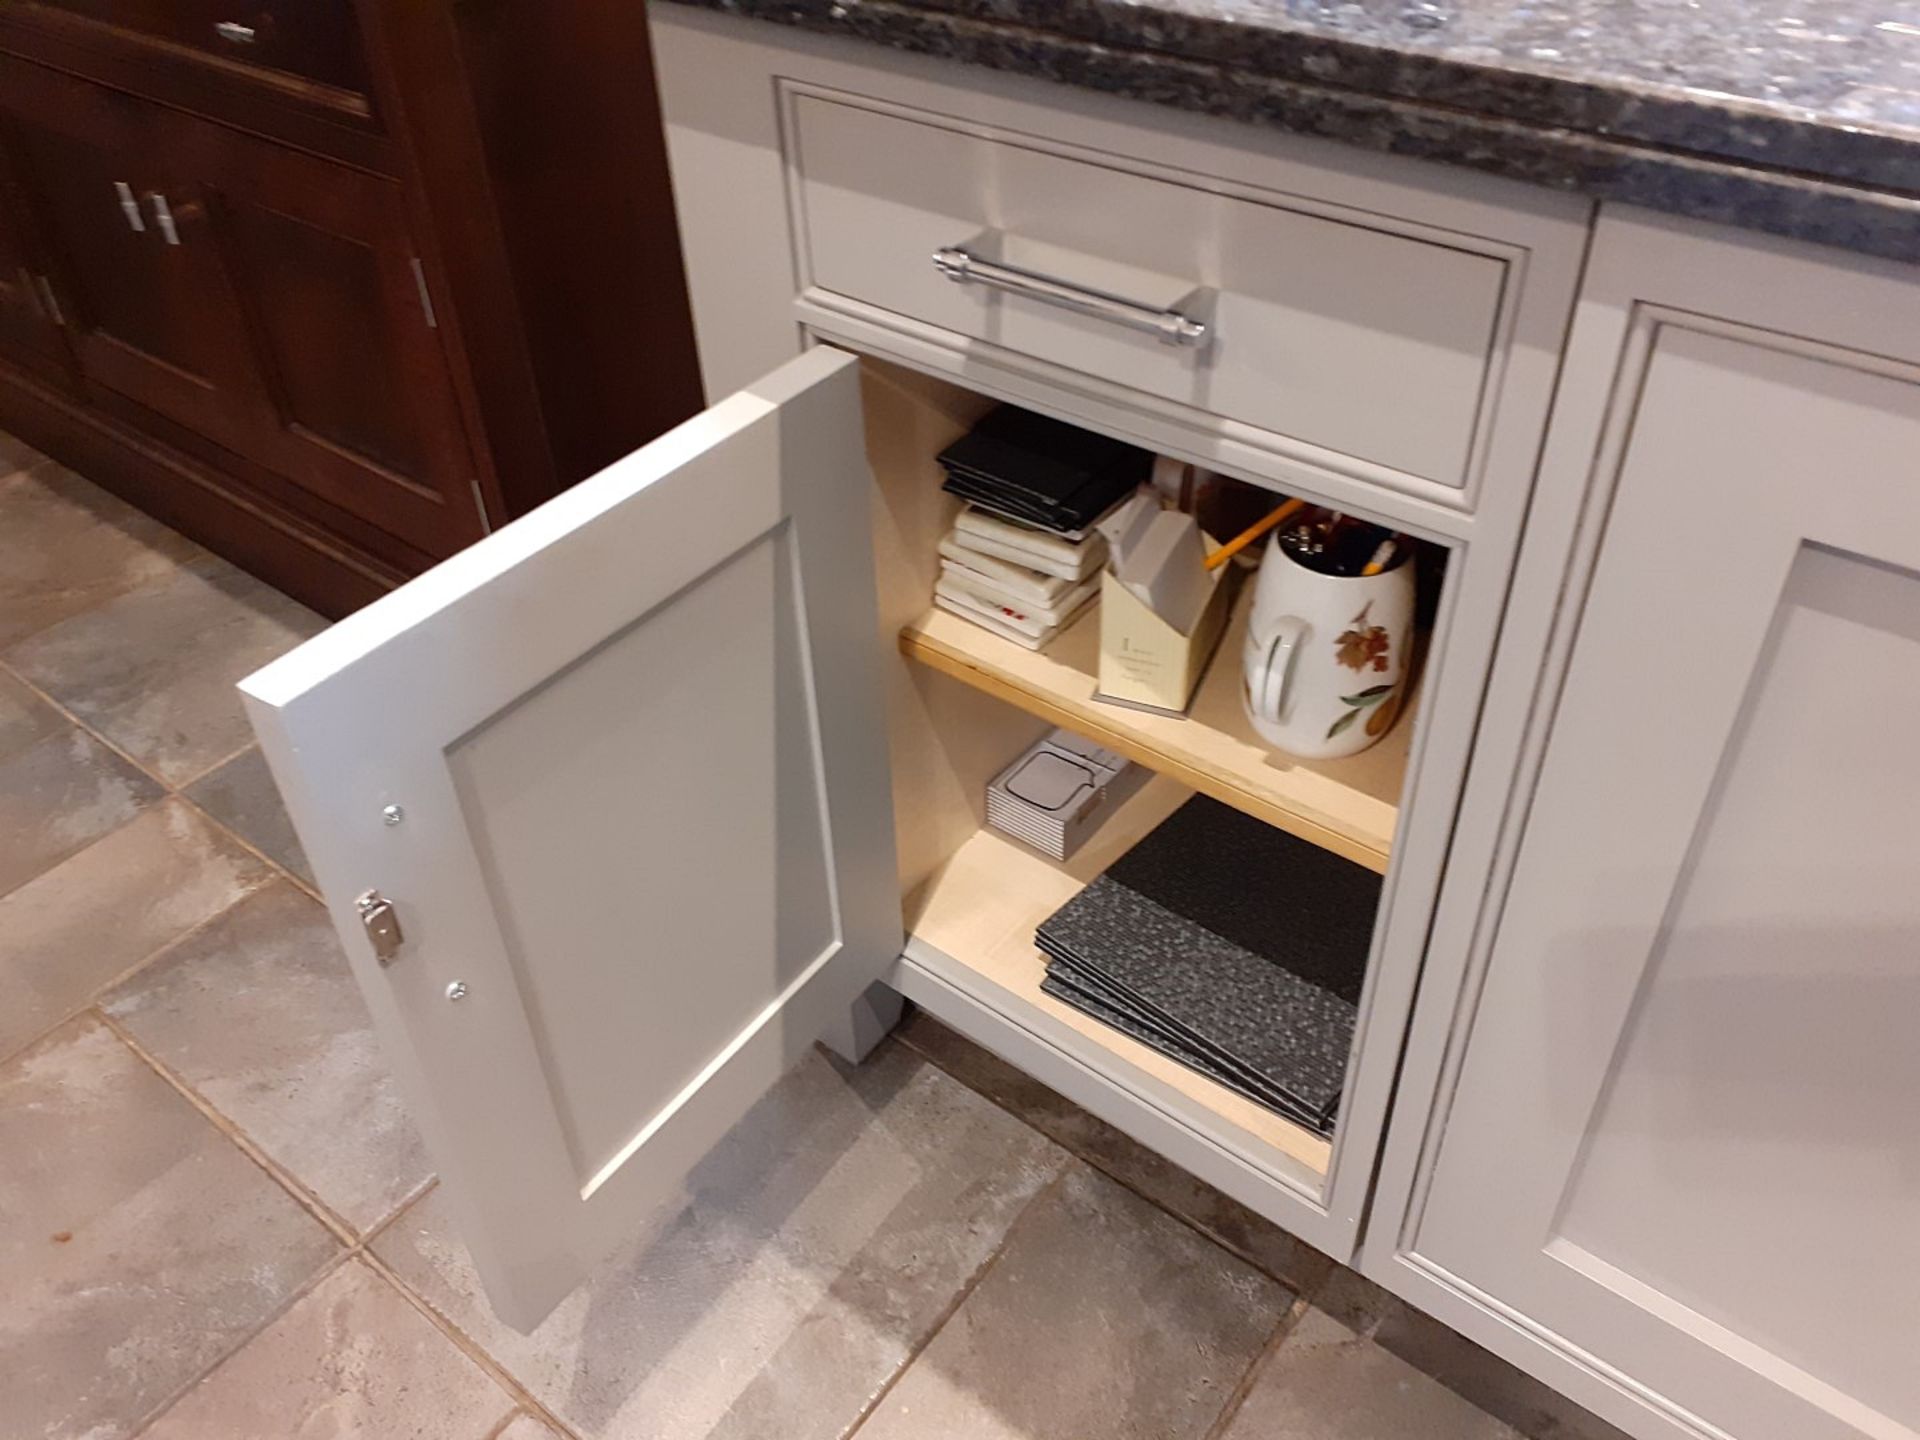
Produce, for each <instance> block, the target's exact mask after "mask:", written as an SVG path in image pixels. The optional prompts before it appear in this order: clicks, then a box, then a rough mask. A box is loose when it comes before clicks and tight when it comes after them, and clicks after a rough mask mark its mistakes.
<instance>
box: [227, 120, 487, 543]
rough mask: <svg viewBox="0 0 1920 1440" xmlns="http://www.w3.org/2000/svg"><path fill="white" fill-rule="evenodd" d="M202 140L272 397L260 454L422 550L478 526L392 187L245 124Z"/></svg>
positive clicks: (447, 382) (451, 405)
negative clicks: (272, 141)
mask: <svg viewBox="0 0 1920 1440" xmlns="http://www.w3.org/2000/svg"><path fill="white" fill-rule="evenodd" d="M195 148H196V153H195V154H194V157H193V158H194V159H195V160H196V161H197V162H198V171H199V173H200V174H201V175H203V176H204V177H205V180H204V183H205V184H206V186H207V188H208V190H209V192H210V193H211V195H212V197H213V202H214V205H215V207H216V211H215V213H216V217H217V218H216V225H217V227H218V229H219V232H220V239H221V244H222V247H223V249H224V251H225V253H226V255H227V258H228V262H229V264H230V265H231V266H232V269H233V273H234V276H235V279H236V282H237V284H238V287H239V289H240V292H241V294H242V296H243V299H244V302H245V305H246V307H247V310H248V312H249V318H250V322H251V327H252V331H253V336H254V344H255V346H256V347H257V351H258V355H259V364H260V367H261V372H262V380H263V384H264V385H265V387H266V390H267V393H268V396H269V402H270V403H269V406H268V413H267V415H266V417H265V423H264V424H263V426H262V429H261V433H260V435H259V436H258V438H257V439H256V441H255V446H254V452H253V453H254V454H255V456H256V458H258V459H260V460H261V461H263V462H264V463H266V464H268V465H271V466H272V467H273V468H274V469H276V470H278V471H280V473H282V474H283V475H286V476H287V477H288V478H289V479H291V480H293V481H294V482H296V483H297V484H300V485H302V486H304V487H305V488H306V489H308V490H310V491H312V492H313V493H314V494H316V495H319V496H320V497H322V498H323V499H325V500H327V501H329V502H330V503H332V504H335V505H338V506H339V507H341V508H342V509H344V510H347V511H350V512H352V513H353V514H355V515H358V516H360V517H361V518H362V519H364V520H368V521H370V522H372V523H373V524H376V525H378V526H380V527H381V528H382V529H384V530H387V531H389V532H390V533H392V534H395V535H398V536H400V537H401V538H402V539H404V540H407V541H408V542H410V543H411V544H413V545H415V546H417V547H418V548H420V549H421V550H424V551H426V552H427V553H428V554H432V555H447V554H451V553H452V552H453V551H454V550H456V549H458V548H459V547H460V546H462V545H464V544H466V543H467V542H468V541H470V540H473V539H475V538H477V537H478V536H479V535H480V533H481V530H482V525H481V517H480V510H479V502H478V500H477V498H476V497H475V495H474V492H473V483H472V482H473V478H474V468H473V462H472V456H471V452H470V450H469V448H468V445H467V440H466V433H465V430H464V428H463V427H462V424H461V420H460V415H459V410H458V407H457V405H456V402H455V398H454V392H453V380H452V374H451V371H450V369H449V364H448V358H447V354H446V351H445V349H444V347H443V345H442V343H441V339H440V332H439V330H438V329H437V328H435V325H434V320H435V318H436V317H435V316H434V315H433V312H432V310H431V308H430V305H431V302H430V300H429V299H428V298H427V294H426V291H425V288H424V284H425V281H424V274H423V272H421V271H419V270H418V269H417V268H416V262H415V259H414V256H413V250H412V245H411V243H410V241H409V234H408V228H407V221H406V215H405V210H404V207H403V205H402V203H401V196H400V189H399V187H398V186H397V185H395V184H393V183H392V182H390V181H386V180H381V179H379V178H377V177H375V176H371V175H367V174H364V173H362V172H360V171H357V170H349V169H347V168H345V167H342V166H338V165H331V164H328V163H326V162H324V161H320V160H315V159H312V158H311V157H308V156H304V155H298V154H295V153H293V152H291V151H287V150H284V149H281V148H280V147H278V146H273V145H268V144H265V143H262V142H258V141H253V140H249V139H247V138H246V137H244V136H239V135H232V134H225V133H223V134H220V135H217V136H214V137H209V139H208V142H207V143H206V144H204V146H198V145H197V146H196V147H195Z"/></svg>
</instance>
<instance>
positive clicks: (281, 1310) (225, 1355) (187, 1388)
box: [129, 1250, 357, 1440]
mask: <svg viewBox="0 0 1920 1440" xmlns="http://www.w3.org/2000/svg"><path fill="white" fill-rule="evenodd" d="M356 1253H357V1252H355V1251H353V1250H337V1251H335V1252H334V1253H333V1254H332V1255H329V1256H328V1257H327V1259H326V1261H325V1262H324V1263H323V1264H321V1265H320V1266H319V1267H318V1268H317V1269H316V1270H315V1271H314V1272H313V1274H311V1275H309V1276H308V1277H307V1278H306V1279H305V1280H303V1281H301V1282H300V1283H299V1284H298V1285H295V1286H294V1287H293V1288H292V1289H291V1290H289V1291H288V1292H287V1293H286V1295H284V1296H283V1297H281V1301H280V1303H279V1304H278V1305H276V1306H274V1307H273V1309H272V1310H271V1311H269V1312H268V1314H267V1315H266V1317H265V1318H264V1319H263V1320H261V1322H260V1323H259V1324H258V1325H256V1326H254V1327H253V1328H252V1329H251V1330H248V1331H247V1332H246V1333H245V1334H243V1335H241V1336H239V1337H238V1338H237V1339H236V1340H235V1341H234V1343H233V1344H232V1345H231V1346H229V1347H228V1348H227V1349H225V1350H223V1351H221V1352H220V1355H219V1358H217V1359H215V1360H212V1361H209V1362H208V1364H207V1366H206V1368H205V1369H203V1370H201V1371H200V1372H199V1373H198V1374H197V1375H195V1376H194V1377H193V1378H192V1379H190V1380H188V1381H186V1382H185V1383H184V1384H182V1385H181V1386H180V1387H179V1388H178V1389H177V1390H175V1391H174V1392H173V1393H172V1394H170V1395H168V1396H167V1398H166V1399H165V1400H163V1401H161V1402H160V1404H159V1405H158V1406H157V1407H156V1408H155V1409H153V1410H150V1411H148V1412H147V1416H146V1418H145V1419H144V1420H142V1421H140V1423H139V1426H138V1428H136V1429H135V1430H133V1431H132V1432H131V1434H130V1435H129V1440H138V1437H139V1436H141V1435H144V1434H146V1433H147V1432H148V1431H150V1430H152V1429H153V1427H154V1426H156V1425H158V1424H159V1423H160V1422H161V1421H162V1420H163V1419H165V1418H166V1416H167V1413H168V1412H169V1411H170V1410H172V1409H173V1408H174V1407H175V1406H177V1405H178V1404H179V1403H180V1402H181V1401H182V1400H184V1399H186V1398H187V1396H188V1395H190V1394H192V1393H193V1392H194V1391H195V1390H196V1389H198V1388H199V1387H200V1385H201V1384H202V1383H204V1382H205V1381H207V1380H210V1379H212V1378H213V1376H214V1374H215V1373H216V1372H217V1371H219V1370H220V1369H221V1367H222V1366H224V1365H225V1364H226V1363H227V1362H228V1361H229V1360H232V1359H233V1358H234V1357H235V1356H236V1355H238V1354H239V1353H240V1352H241V1351H242V1350H244V1349H246V1348H247V1347H248V1346H249V1345H251V1344H253V1342H254V1341H256V1340H258V1339H259V1338H260V1337H261V1336H262V1335H264V1334H266V1332H267V1331H269V1330H271V1329H272V1328H273V1327H274V1326H275V1325H277V1324H279V1323H280V1321H281V1320H282V1319H284V1318H285V1317H286V1316H287V1314H288V1312H290V1311H291V1310H292V1309H293V1307H294V1306H296V1305H298V1304H299V1303H300V1302H301V1301H302V1300H304V1299H306V1298H307V1297H308V1296H309V1295H311V1294H313V1292H314V1291H316V1290H318V1289H319V1288H320V1286H321V1285H322V1284H324V1283H325V1282H326V1281H327V1279H328V1278H329V1277H331V1276H333V1275H336V1274H338V1273H339V1272H340V1271H341V1270H343V1269H344V1268H346V1267H347V1266H348V1265H351V1264H352V1263H353V1260H354V1256H355V1254H356Z"/></svg>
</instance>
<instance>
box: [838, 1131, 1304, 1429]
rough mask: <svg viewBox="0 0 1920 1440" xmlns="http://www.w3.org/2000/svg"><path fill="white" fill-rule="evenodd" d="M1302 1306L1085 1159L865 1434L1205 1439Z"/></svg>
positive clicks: (1017, 1234) (1019, 1230) (1016, 1237)
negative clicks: (1276, 1334)
mask: <svg viewBox="0 0 1920 1440" xmlns="http://www.w3.org/2000/svg"><path fill="white" fill-rule="evenodd" d="M1292 1302H1293V1295H1292V1293H1291V1292H1290V1291H1289V1290H1287V1289H1286V1288H1285V1287H1284V1286H1282V1285H1280V1284H1278V1283H1276V1282H1275V1281H1274V1280H1272V1279H1270V1278H1269V1277H1267V1276H1266V1275H1263V1274H1261V1273H1260V1272H1259V1271H1257V1270H1255V1269H1254V1268H1253V1267H1252V1266H1250V1265H1248V1264H1246V1263H1245V1262H1244V1261H1242V1260H1239V1259H1237V1258H1236V1257H1234V1256H1232V1255H1229V1254H1228V1253H1227V1252H1226V1251H1225V1250H1223V1249H1221V1248H1220V1247H1219V1246H1217V1245H1214V1244H1213V1243H1212V1242H1210V1241H1208V1240H1207V1239H1205V1238H1204V1237H1202V1236H1200V1235H1198V1234H1196V1233H1195V1232H1194V1231H1193V1230H1191V1229H1190V1228H1188V1227H1187V1226H1185V1225H1183V1224H1181V1223H1180V1222H1179V1221H1177V1220H1175V1219H1174V1218H1173V1217H1171V1216H1170V1215H1168V1214H1166V1212H1164V1211H1162V1210H1160V1209H1159V1208H1157V1207H1155V1206H1153V1205H1149V1204H1148V1203H1147V1202H1146V1201H1144V1200H1142V1199H1140V1197H1139V1196H1137V1195H1135V1194H1133V1192H1132V1191H1130V1190H1126V1189H1123V1188H1122V1187H1121V1186H1119V1185H1117V1184H1115V1183H1114V1182H1113V1181H1111V1180H1109V1179H1107V1178H1106V1177H1105V1176H1103V1175H1100V1174H1099V1173H1098V1172H1096V1171H1094V1170H1091V1169H1088V1168H1087V1167H1085V1166H1076V1167H1074V1168H1073V1170H1071V1171H1070V1172H1069V1173H1068V1174H1067V1176H1066V1178H1065V1179H1064V1180H1063V1181H1062V1183H1061V1184H1060V1185H1059V1186H1058V1187H1057V1188H1055V1189H1054V1190H1051V1191H1049V1192H1048V1193H1047V1194H1046V1195H1044V1196H1042V1197H1041V1198H1040V1199H1039V1200H1038V1201H1036V1202H1035V1203H1034V1205H1033V1207H1032V1208H1031V1209H1030V1210H1029V1211H1028V1212H1027V1213H1026V1214H1025V1215H1023V1216H1022V1217H1021V1219H1020V1223H1019V1224H1018V1225H1017V1226H1016V1227H1015V1229H1014V1231H1013V1234H1012V1235H1011V1236H1010V1237H1009V1239H1008V1241H1007V1245H1006V1248H1005V1249H1004V1250H1003V1251H1002V1252H1001V1254H1000V1256H999V1258H998V1259H997V1260H996V1261H995V1262H994V1265H993V1268H992V1269H991V1270H989V1271H988V1272H987V1273H986V1275H985V1277H984V1278H983V1279H982V1280H981V1281H980V1284H979V1286H978V1287H977V1288H976V1289H975V1290H974V1291H973V1293H972V1294H970V1295H969V1296H968V1297H967V1298H966V1300H965V1301H964V1302H963V1303H962V1304H961V1306H960V1308H959V1310H958V1311H956V1312H955V1314H954V1316H953V1318H952V1319H951V1320H949V1321H948V1322H947V1323H946V1325H944V1326H943V1327H942V1328H941V1330H940V1333H939V1334H938V1335H936V1336H935V1337H934V1338H933V1341H932V1343H931V1344H929V1345H928V1346H927V1348H926V1349H925V1350H924V1351H923V1352H921V1354H920V1356H919V1358H918V1359H916V1360H915V1361H914V1362H913V1365H912V1366H911V1367H910V1368H909V1369H908V1370H907V1372H906V1374H904V1375H903V1376H901V1377H900V1381H899V1383H898V1384H896V1385H895V1386H894V1387H893V1389H892V1390H890V1391H888V1393H887V1396H886V1399H885V1400H884V1401H882V1402H881V1404H880V1406H879V1408H878V1409H876V1410H875V1411H874V1413H873V1416H872V1418H871V1419H869V1420H868V1421H867V1423H866V1424H865V1425H863V1426H862V1427H861V1429H860V1440H945V1437H952V1440H963V1437H964V1440H1041V1437H1051V1436H1069V1435H1071V1436H1101V1437H1103V1440H1199V1437H1202V1436H1204V1435H1206V1434H1208V1433H1209V1430H1210V1427H1211V1426H1212V1425H1213V1423H1214V1421H1215V1420H1216V1419H1217V1418H1218V1417H1219V1415H1220V1413H1221V1411H1222V1410H1223V1409H1224V1408H1225V1406H1226V1404H1227V1402H1228V1401H1229V1400H1230V1399H1231V1398H1232V1396H1233V1394H1234V1390H1235V1387H1236V1386H1237V1385H1238V1384H1239V1382H1240V1379H1241V1377H1242V1376H1243V1375H1245V1374H1246V1372H1247V1369H1248V1367H1249V1366H1251V1365H1252V1364H1253V1362H1254V1360H1255V1359H1257V1358H1258V1357H1259V1355H1260V1354H1261V1352H1262V1351H1263V1350H1264V1349H1265V1348H1266V1346H1267V1342H1268V1341H1269V1340H1270V1339H1271V1338H1272V1336H1273V1334H1274V1331H1275V1330H1276V1329H1277V1328H1278V1326H1279V1324H1280V1322H1281V1320H1282V1319H1283V1318H1284V1317H1285V1316H1286V1313H1287V1310H1288V1307H1289V1306H1290V1305H1291V1304H1292Z"/></svg>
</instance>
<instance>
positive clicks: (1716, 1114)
mask: <svg viewBox="0 0 1920 1440" xmlns="http://www.w3.org/2000/svg"><path fill="white" fill-rule="evenodd" d="M1644 335H1645V340H1644V343H1645V344H1646V346H1647V347H1648V348H1647V352H1646V359H1645V365H1644V370H1643V372H1642V375H1641V377H1640V383H1639V385H1638V391H1637V394H1638V398H1637V400H1636V402H1635V403H1634V406H1633V408H1632V409H1631V411H1630V413H1629V414H1628V415H1627V417H1626V418H1625V419H1624V420H1623V422H1622V423H1621V426H1620V430H1621V444H1622V446H1623V448H1622V450H1621V452H1620V457H1621V458H1620V460H1619V468H1618V474H1617V481H1616V485H1615V490H1614V498H1613V502H1612V508H1611V512H1610V514H1609V515H1608V518H1607V521H1606V534H1605V538H1604V540H1603V543H1602V546H1601V550H1600V554H1599V559H1598V562H1597V565H1596V568H1595V571H1594V576H1593V582H1592V588H1591V591H1590V593H1589V596H1588V599H1587V603H1586V606H1585V610H1584V612H1583V614H1582V616H1581V619H1580V628H1579V632H1578V637H1577V640H1576V642H1575V646H1574V650H1573V653H1572V658H1571V662H1570V667H1569V669H1568V672H1567V679H1566V684H1565V688H1564V690H1563V692H1562V695H1561V697H1560V701H1559V707H1558V710H1557V712H1556V719H1555V723H1554V729H1553V731H1552V734H1551V738H1550V740H1549V743H1548V748H1547V751H1546V755H1545V759H1544V762H1543V766H1542V770H1541V774H1540V781H1539V786H1538V789H1537V791H1536V792H1535V796H1534V800H1533V803H1532V806H1531V809H1530V811H1529V817H1528V821H1527V829H1526V834H1525V840H1524V843H1523V845H1522V848H1521V850H1520V853H1519V856H1518V859H1517V862H1516V866H1515V870H1514V874H1513V878H1512V884H1511V888H1510V890H1509V893H1508V898H1507V902H1506V906H1505V909H1504V912H1503V913H1502V915H1501V917H1500V925H1499V930H1498V934H1497V937H1496V939H1495V942H1494V947H1493V950H1492V953H1491V957H1490V961H1489V968H1488V972H1487V979H1486V988H1485V990H1484V992H1483V994H1482V997H1481V999H1480V1002H1479V1006H1478V1009H1477V1011H1476V1013H1475V1018H1474V1022H1473V1028H1472V1031H1471V1039H1470V1042H1469V1044H1468V1047H1467V1050H1466V1055H1465V1059H1464V1063H1463V1066H1462V1069H1461V1072H1460V1079H1459V1085H1458V1089H1457V1091H1456V1093H1455V1095H1454V1097H1453V1102H1452V1105H1451V1109H1450V1111H1449V1114H1448V1119H1447V1125H1446V1130H1445V1139H1444V1141H1443V1142H1442V1144H1441V1148H1440V1151H1439V1158H1438V1162H1437V1165H1436V1167H1435V1170H1434V1172H1433V1179H1432V1186H1431V1190H1430V1192H1429V1194H1428V1197H1427V1201H1426V1205H1425V1209H1424V1212H1423V1214H1422V1215H1421V1218H1420V1220H1419V1226H1418V1236H1417V1242H1418V1243H1417V1248H1418V1250H1419V1252H1420V1254H1421V1255H1423V1256H1424V1257H1426V1258H1427V1259H1428V1260H1429V1261H1431V1262H1432V1263H1434V1264H1437V1265H1439V1266H1442V1267H1444V1268H1445V1269H1446V1270H1447V1271H1449V1272H1451V1273H1452V1274H1454V1275H1457V1276H1459V1277H1460V1278H1461V1279H1463V1280H1465V1281H1467V1282H1468V1283H1470V1284H1472V1285H1473V1286H1475V1287H1476V1288H1477V1289H1479V1290H1481V1291H1484V1292H1486V1293H1488V1294H1491V1295H1492V1296H1494V1297H1496V1298H1497V1299H1498V1300H1499V1301H1501V1302H1502V1303H1504V1304H1505V1305H1507V1306H1510V1307H1512V1308H1513V1309H1514V1310H1517V1311H1518V1312H1520V1313H1522V1314H1524V1315H1526V1316H1527V1317H1528V1318H1529V1319H1530V1320H1531V1321H1532V1322H1533V1323H1535V1324H1538V1325H1541V1326H1543V1327H1546V1328H1547V1329H1549V1330H1551V1331H1553V1332H1555V1333H1557V1334H1559V1335H1561V1336H1564V1337H1566V1339H1567V1340H1568V1342H1569V1343H1571V1344H1573V1345H1576V1346H1578V1347H1579V1348H1580V1349H1581V1350H1583V1351H1584V1352H1586V1353H1587V1354H1589V1355H1591V1356H1593V1357H1595V1359H1596V1360H1597V1361H1598V1363H1600V1364H1601V1365H1604V1366H1606V1367H1609V1368H1611V1369H1613V1370H1615V1371H1616V1372H1617V1373H1619V1374H1622V1375H1624V1376H1628V1377H1631V1380H1632V1382H1633V1383H1635V1384H1637V1385H1641V1386H1645V1387H1648V1388H1649V1389H1651V1390H1652V1391H1654V1392H1656V1393H1658V1394H1660V1395H1663V1396H1665V1397H1667V1398H1668V1400H1669V1401H1670V1403H1672V1404H1673V1405H1675V1406H1677V1407H1680V1408H1682V1409H1684V1410H1686V1411H1689V1412H1691V1413H1692V1414H1694V1415H1697V1416H1699V1417H1700V1418H1701V1419H1703V1420H1704V1421H1706V1422H1707V1423H1708V1424H1710V1425H1712V1426H1715V1427H1718V1430H1717V1431H1716V1432H1715V1433H1720V1432H1722V1431H1724V1432H1725V1433H1728V1434H1734V1435H1739V1436H1741V1437H1742V1440H1840V1437H1860V1436H1867V1435H1871V1436H1904V1435H1913V1434H1916V1433H1920V1378H1917V1372H1916V1371H1915V1369H1914V1367H1913V1365H1912V1363H1911V1362H1912V1353H1911V1352H1912V1344H1913V1337H1914V1336H1915V1334H1916V1333H1920V1301H1916V1299H1915V1294H1916V1292H1915V1289H1914V1285H1913V1277H1914V1276H1915V1275H1917V1274H1920V1230H1916V1227H1915V1226H1914V1224H1913V1213H1914V1201H1915V1197H1916V1194H1917V1193H1920V1192H1917V1191H1916V1182H1915V1177H1916V1176H1917V1175H1920V1130H1916V1128H1915V1127H1914V1125H1913V1123H1912V1109H1913V1097H1914V1096H1915V1095H1916V1094H1920V1047H1916V1046H1915V1045H1914V1044H1913V1043H1912V1036H1911V1030H1912V1021H1913V1017H1914V1016H1915V1015H1916V1014H1920V946H1916V943H1915V942H1916V937H1920V886H1916V885H1915V883H1914V881H1915V877H1916V874H1920V849H1917V848H1916V845H1915V841H1914V838H1913V816H1914V815H1915V814H1916V813H1920V750H1917V749H1916V747H1915V746H1914V744H1913V716H1914V715H1915V714H1916V713H1920V711H1916V707H1917V706H1920V468H1916V460H1915V457H1916V456H1920V373H1916V372H1914V371H1912V370H1902V369H1900V368H1899V367H1892V366H1888V365H1886V364H1885V363H1884V362H1880V361H1877V360H1874V359H1872V358H1870V357H1867V356H1860V355H1851V354H1848V353H1846V352H1836V351H1829V350H1825V349H1823V348H1821V347H1818V346H1813V345H1808V344H1803V343H1800V342H1796V341H1792V340H1790V339H1786V338H1783V337H1780V336H1777V335H1773V334H1770V333H1767V332H1763V331H1759V330H1746V329H1742V328H1740V327H1736V326H1728V325H1718V324H1713V323H1709V324H1700V323H1698V322H1694V321H1692V320H1691V318H1690V317H1685V316H1680V315H1674V316H1671V317H1669V318H1666V319H1663V320H1654V321H1650V322H1648V324H1647V328H1646V330H1645V332H1644ZM1616 393H1626V394H1633V393H1634V387H1632V386H1623V387H1621V389H1620V390H1619V391H1617V392H1616ZM1783 1267H1790V1268H1791V1273H1792V1280H1791V1285H1790V1286H1789V1285H1788V1283H1787V1281H1786V1278H1785V1276H1784V1274H1783Z"/></svg>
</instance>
